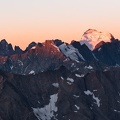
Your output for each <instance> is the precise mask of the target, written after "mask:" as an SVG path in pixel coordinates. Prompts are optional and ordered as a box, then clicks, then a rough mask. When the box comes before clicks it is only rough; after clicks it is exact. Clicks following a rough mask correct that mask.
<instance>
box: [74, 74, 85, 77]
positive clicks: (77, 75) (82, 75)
mask: <svg viewBox="0 0 120 120" xmlns="http://www.w3.org/2000/svg"><path fill="white" fill-rule="evenodd" d="M75 76H76V77H79V78H80V77H84V74H81V75H79V74H75Z"/></svg>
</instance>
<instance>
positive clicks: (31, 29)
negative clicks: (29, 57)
mask: <svg viewBox="0 0 120 120" xmlns="http://www.w3.org/2000/svg"><path fill="white" fill-rule="evenodd" d="M119 5H120V1H119V0H101V1H96V0H93V1H89V0H82V1H81V0H44V1H42V0H35V1H33V0H25V1H24V0H21V1H16V0H10V1H9V0H4V1H0V16H1V20H0V39H1V40H2V39H6V40H7V41H8V43H12V44H13V45H19V46H20V47H22V49H24V48H25V47H26V46H27V45H28V44H29V43H30V42H32V41H35V42H43V41H45V40H48V39H61V40H63V41H65V42H68V43H70V41H71V40H80V39H81V36H82V34H83V33H84V32H85V31H86V30H87V29H89V28H91V29H96V30H98V31H102V32H110V33H112V34H113V36H114V37H115V38H118V39H120V32H119V29H120V22H119V21H120V16H119V13H120V7H119Z"/></svg>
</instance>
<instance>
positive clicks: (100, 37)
mask: <svg viewBox="0 0 120 120" xmlns="http://www.w3.org/2000/svg"><path fill="white" fill-rule="evenodd" d="M100 41H104V42H113V41H115V38H114V36H113V35H112V34H111V33H107V32H100V31H97V30H95V29H88V30H87V31H86V32H84V34H83V35H82V38H81V40H80V42H81V43H82V44H83V43H85V44H91V45H92V47H91V48H90V49H94V48H95V46H96V44H98V43H99V42H100Z"/></svg>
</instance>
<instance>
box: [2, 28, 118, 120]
mask: <svg viewBox="0 0 120 120" xmlns="http://www.w3.org/2000/svg"><path fill="white" fill-rule="evenodd" d="M96 33H98V35H96ZM90 34H91V35H90ZM99 34H100V35H99ZM107 35H108V34H107ZM83 36H84V40H83V41H84V42H86V41H88V42H89V41H92V38H94V40H95V39H97V40H98V36H101V38H106V40H107V39H108V41H109V42H108V41H104V39H100V40H101V41H97V42H98V44H96V46H95V48H94V49H93V50H91V49H90V48H89V46H87V45H86V44H83V43H81V41H71V43H70V44H68V43H65V42H63V41H61V40H58V39H56V40H46V41H45V42H43V43H35V42H32V43H30V44H29V45H28V47H27V48H26V49H25V50H22V49H21V48H20V47H19V46H15V48H14V49H13V47H12V45H11V44H8V43H7V42H6V40H2V41H1V42H0V120H119V119H120V87H119V86H120V41H119V40H117V39H115V38H114V37H113V35H112V34H109V35H108V36H104V34H103V33H102V32H98V31H96V30H92V29H89V30H87V31H86V32H85V33H84V34H83ZM90 36H93V37H90ZM85 38H86V39H85ZM89 38H90V40H89ZM83 41H82V42H83Z"/></svg>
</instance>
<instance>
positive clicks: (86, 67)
mask: <svg viewBox="0 0 120 120" xmlns="http://www.w3.org/2000/svg"><path fill="white" fill-rule="evenodd" d="M85 69H93V67H92V66H90V65H89V66H85Z"/></svg>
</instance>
